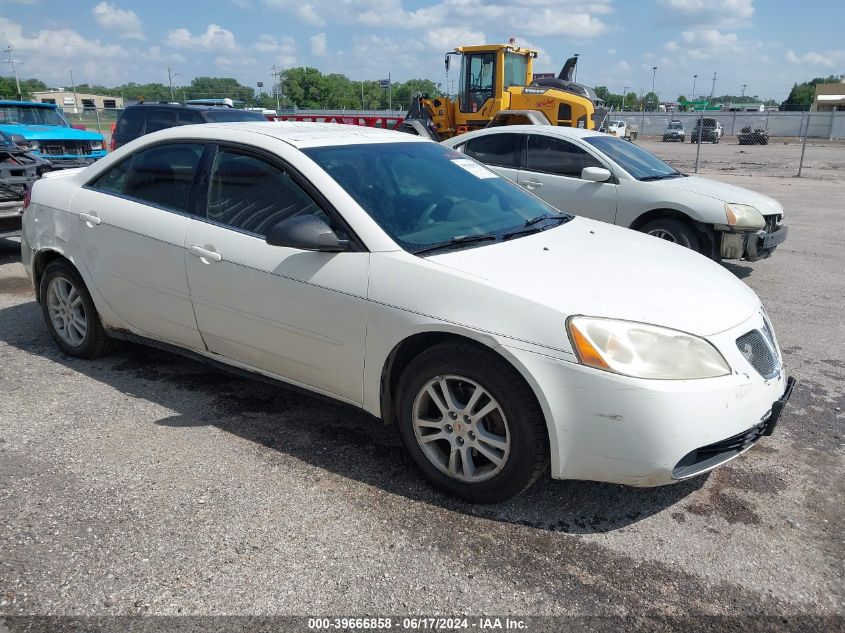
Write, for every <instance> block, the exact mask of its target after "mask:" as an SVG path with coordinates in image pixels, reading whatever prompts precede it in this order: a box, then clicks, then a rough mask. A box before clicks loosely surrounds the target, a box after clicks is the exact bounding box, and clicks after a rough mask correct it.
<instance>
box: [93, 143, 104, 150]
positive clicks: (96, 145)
mask: <svg viewBox="0 0 845 633" xmlns="http://www.w3.org/2000/svg"><path fill="white" fill-rule="evenodd" d="M91 149H92V150H93V151H95V152H96V151H97V150H101V149H103V142H102V141H91Z"/></svg>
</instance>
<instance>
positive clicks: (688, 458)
mask: <svg viewBox="0 0 845 633" xmlns="http://www.w3.org/2000/svg"><path fill="white" fill-rule="evenodd" d="M765 432H766V422H765V421H763V422H760V423H759V424H756V425H754V426H753V427H751V428H750V429H748V430H747V431H743V432H742V433H738V434H737V435H733V436H731V437H729V438H727V439H725V440H722V441H721V442H715V443H713V444H708V445H707V446H702V447H701V448H697V449H695V450H694V451H692V452H690V453H688V454H687V455H685V456H684V458H683V459H681V461H679V462H678V463H677V464H676V465H675V468H673V469H672V477H673V478H675V479H684V478H686V477H692V476H693V475H697V474H699V473H701V472H704V471H705V470H709V469H711V468H713V467H715V466H718V465H719V464H723V463H725V462H726V461H728V460H729V459H732V458H734V457H736V456H737V455H739V454H740V453H742V452H744V451H746V450H748V449H749V448H751V446H753V445H754V443H755V442H756V441H757V440H759V439H760V438H761V437H762V436H763V434H764V433H765Z"/></svg>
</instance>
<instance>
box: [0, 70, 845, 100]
mask: <svg viewBox="0 0 845 633" xmlns="http://www.w3.org/2000/svg"><path fill="white" fill-rule="evenodd" d="M837 81H839V79H838V78H837V77H835V76H833V75H831V76H829V77H816V78H814V79H811V80H809V81H805V82H802V83H800V84H799V83H795V84H794V85H793V86H792V90H790V92H789V96H788V97H787V98H786V100H785V101H783V102H782V103H780V104H778V102H777V101H775V100H773V99H769V100H767V101H764V102H763V103H764V104H765V105H780V108H781V109H782V110H809V108H810V104H812V102H813V98H814V96H815V87H816V84H819V83H835V82H837ZM20 87H21V93H22V98H23V99H25V100H28V99H31V98H32V93H34V92H40V91H43V90H47V84H45V83H44V82H43V81H40V80H38V79H21V80H20ZM76 91H77V92H87V93H93V94H100V95H106V96H111V97H123V99H124V100H125V101H140V100H144V101H170V100H176V101H186V100H189V99H211V98H221V99H222V98H225V97H229V98H231V99H237V100H239V101H243V102H244V103H245V104H246V105H247V106H249V107H264V108H269V109H276V107H277V104H278V106H280V107H282V108H292V107H297V108H304V109H329V110H340V109H350V110H359V109H360V110H371V109H372V110H381V109H384V108H387V107H388V104H391V105H392V106H393V107H394V109H407V108H408V107H409V105H410V102H411V98H412V97H413V95H414V94H415V93H417V92H422V93H426V94H429V95H431V96H435V95H439V94H442V90H441V86H440V84H437V83H435V82H433V81H431V80H429V79H409V80H408V81H404V82H392V83H391V87H390V90H388V89H387V88H383V87H381V85H380V83H379V82H378V81H353V80H352V79H349V78H348V77H346V75H342V74H339V73H330V74H325V75H324V74H323V73H322V72H320V71H319V70H318V69H317V68H313V67H310V66H309V67H306V66H301V67H298V68H290V69H288V70H286V71H285V72H284V73H282V74H281V76H280V81H279V84H278V85H277V86H266V87H262V88H259V87H258V86H257V85H256V86H255V87H252V86H245V85H243V84H241V83H240V82H239V81H238V80H237V79H234V78H232V77H195V78H194V79H192V80H191V83H190V84H188V85H185V86H173V89H172V91H171V88H170V86H169V85H166V84H162V83H146V84H139V83H135V82H129V83H125V84H123V85H120V86H114V87H107V86H102V85H99V84H87V83H82V84H78V85H77V86H76ZM595 91H596V95H597V96H598V97H599V98H600V99H603V100H604V101H605V103H607V105H608V107H610V108H612V109H614V110H621V109H625V110H637V111H639V110H643V109H644V110H656V109H657V105H658V103H659V98H658V95H656V94H654V93H653V92H649V93H647V94H645V95H637V93H636V92H633V91H631V92H628V93H627V94H625V95H623V94H617V93H613V92H611V91H610V90H609V89H608V88H607V86H596V88H595ZM0 98H4V99H15V98H17V87H16V86H15V80H14V78H12V77H3V76H0ZM691 100H694V99H687V97H686V96H684V95H679V96H678V98H677V99H676V101H677V102H678V103H679V104H681V109H685V108H686V107H687V106H686V104H687V103H689V102H690V101H691ZM708 100H709V101H711V102H712V103H737V104H739V103H760V99H759V97H757V96H756V95H754V96H742V95H728V94H726V95H719V96H716V97H713V98H712V99H708Z"/></svg>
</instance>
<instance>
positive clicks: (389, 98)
mask: <svg viewBox="0 0 845 633" xmlns="http://www.w3.org/2000/svg"><path fill="white" fill-rule="evenodd" d="M387 109H388V110H390V111H391V112H392V111H393V84H392V83H391V82H390V71H388V72H387Z"/></svg>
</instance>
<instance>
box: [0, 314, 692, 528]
mask: <svg viewBox="0 0 845 633" xmlns="http://www.w3.org/2000/svg"><path fill="white" fill-rule="evenodd" d="M0 340H3V341H5V342H6V343H8V344H9V345H12V346H14V347H16V348H19V349H21V350H24V351H26V352H27V353H30V354H36V355H40V356H43V357H45V358H48V359H50V360H52V361H54V362H56V363H59V364H61V365H64V366H66V367H69V368H71V369H73V370H74V371H77V372H80V373H82V374H84V375H86V376H88V377H90V378H93V379H94V380H97V381H100V382H103V383H105V384H107V385H109V386H111V387H113V388H114V389H116V390H118V391H120V392H123V393H127V394H130V395H132V396H133V397H136V398H143V399H145V400H148V401H151V402H155V403H157V404H159V405H161V406H163V407H165V408H167V409H170V410H172V411H176V412H177V413H176V414H175V415H173V416H170V417H168V418H165V419H162V420H158V421H156V422H155V423H156V424H159V425H162V426H165V427H185V426H208V425H213V426H215V427H218V428H219V429H221V430H224V431H226V432H228V433H232V434H233V435H237V436H239V437H242V438H244V439H247V440H249V441H251V442H254V443H255V444H256V445H258V446H260V447H263V448H264V449H267V450H268V451H278V452H280V453H284V454H287V455H291V456H293V457H295V458H297V459H299V460H302V461H304V462H307V463H309V464H312V465H314V466H316V467H319V468H321V469H323V470H326V471H329V472H333V473H336V474H338V475H342V476H344V477H348V478H350V479H353V480H356V481H360V482H364V483H366V484H368V485H371V486H377V487H379V488H381V489H383V490H385V491H387V492H390V493H392V494H396V495H402V496H404V497H407V498H410V499H415V500H419V501H423V502H425V503H430V504H433V505H437V506H440V507H443V508H446V509H449V510H452V511H457V512H462V513H465V514H467V515H472V516H477V517H481V518H487V519H491V520H495V521H504V522H508V523H513V524H521V525H527V526H531V527H535V528H539V529H544V530H551V531H560V532H571V533H591V532H606V531H611V530H615V529H618V528H621V527H624V526H626V525H630V524H632V523H635V522H637V521H639V520H642V519H644V518H646V517H649V516H651V515H653V514H655V513H657V512H660V511H661V510H664V509H666V508H668V507H670V506H672V505H674V504H676V503H678V502H679V501H681V500H683V499H684V498H685V497H686V496H687V495H689V494H690V493H691V492H693V491H694V490H697V489H698V488H700V487H701V486H702V485H703V484H704V482H705V480H706V479H705V478H697V479H695V480H692V481H689V482H682V483H679V484H676V485H673V486H667V487H664V488H652V489H640V488H629V487H625V486H619V485H611V484H601V483H595V482H579V481H553V480H552V479H551V478H550V477H549V475H548V474H546V475H545V476H544V477H542V478H541V480H540V481H538V482H537V483H536V484H535V485H534V486H533V487H532V488H531V489H529V490H528V491H527V492H526V493H524V494H523V495H521V496H520V497H517V498H516V499H513V500H511V501H509V502H507V503H503V504H498V505H495V506H472V505H469V504H465V503H463V502H461V501H458V500H455V499H453V498H451V497H447V496H444V495H441V494H439V493H438V492H436V491H434V490H432V489H431V488H430V487H429V486H428V485H427V484H426V483H425V481H424V480H423V479H422V475H421V474H420V473H419V472H418V471H417V470H416V468H415V466H414V465H413V464H412V463H411V462H410V461H409V460H408V458H407V457H406V454H405V451H404V449H403V448H402V447H401V444H400V442H399V439H398V436H397V434H396V432H395V429H394V428H393V427H392V426H385V425H384V424H383V423H382V422H381V421H379V420H376V419H375V418H373V417H371V416H369V415H367V414H365V413H362V412H361V411H360V410H358V409H355V408H353V407H350V406H347V405H343V404H339V403H336V402H333V401H328V400H323V399H320V398H316V397H312V396H309V395H306V394H304V393H301V392H299V391H295V390H292V389H289V388H287V387H285V386H283V385H280V384H276V383H272V384H270V383H267V382H260V381H257V380H256V381H253V380H250V379H246V378H242V377H240V376H236V375H232V374H229V373H227V372H225V371H221V370H217V369H215V368H211V367H208V366H206V365H204V364H201V363H199V362H196V361H193V360H189V359H185V358H182V357H181V356H178V355H175V354H171V353H168V352H163V351H159V350H155V349H152V348H148V347H144V346H140V345H134V344H128V343H127V344H124V345H123V347H121V349H120V350H119V351H118V352H116V353H115V354H113V355H111V356H108V357H106V358H103V359H99V360H96V361H82V360H78V359H74V358H70V357H68V356H65V355H63V354H62V353H61V352H60V351H59V350H58V348H57V347H56V346H55V345H54V344H53V341H52V340H51V339H50V337H49V335H48V333H47V331H46V328H45V326H44V325H43V323H42V321H41V314H40V311H39V309H38V306H37V305H36V304H35V303H34V302H32V301H30V302H27V303H22V304H18V305H14V306H11V307H7V308H4V309H0ZM197 397H200V398H201V400H200V402H199V403H198V402H197ZM268 454H269V455H270V458H271V459H272V453H268Z"/></svg>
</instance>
